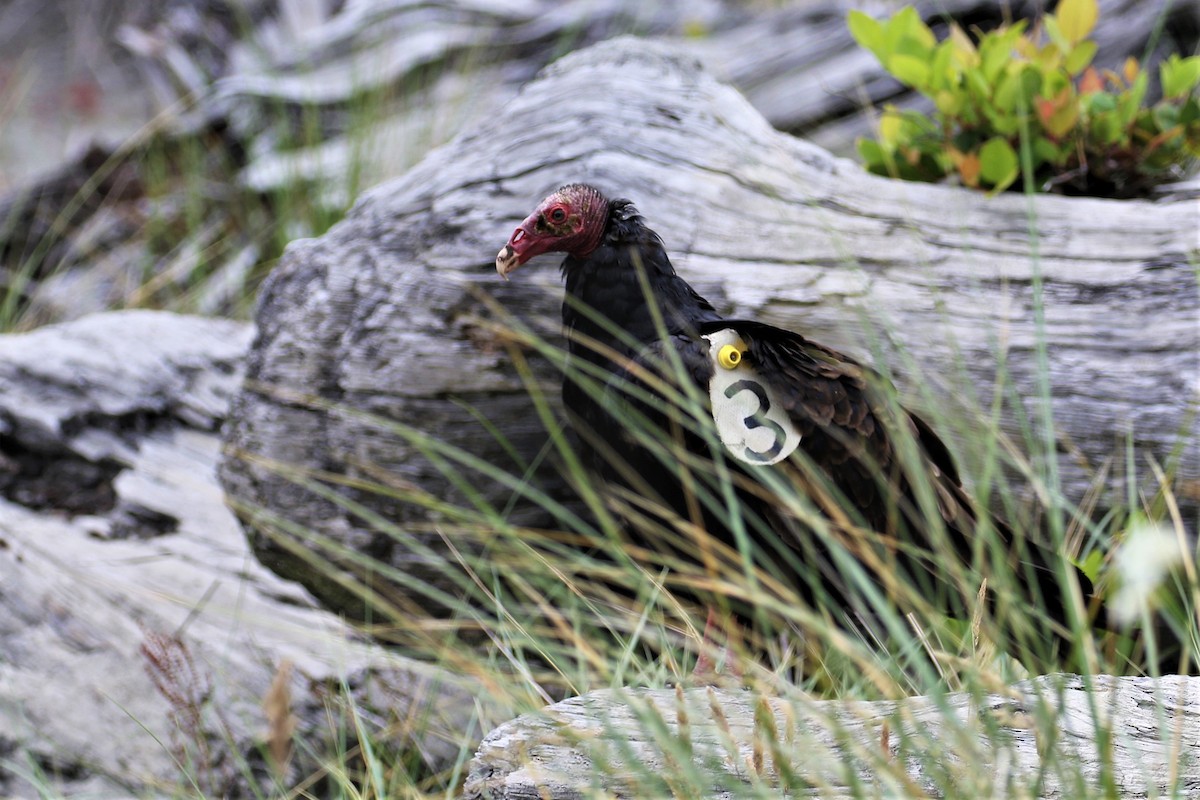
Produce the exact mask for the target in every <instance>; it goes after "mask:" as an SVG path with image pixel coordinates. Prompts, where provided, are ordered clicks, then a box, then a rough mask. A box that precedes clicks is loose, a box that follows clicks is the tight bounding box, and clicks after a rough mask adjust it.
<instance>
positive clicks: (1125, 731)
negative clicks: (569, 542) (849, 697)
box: [464, 675, 1200, 800]
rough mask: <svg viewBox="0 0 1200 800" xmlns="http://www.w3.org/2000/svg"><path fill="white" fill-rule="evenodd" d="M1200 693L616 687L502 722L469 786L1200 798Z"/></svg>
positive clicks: (1084, 686) (509, 790)
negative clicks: (1199, 794)
mask: <svg viewBox="0 0 1200 800" xmlns="http://www.w3.org/2000/svg"><path fill="white" fill-rule="evenodd" d="M1198 692H1200V678H1189V677H1183V676H1177V675H1176V676H1169V677H1164V678H1162V679H1161V680H1157V681H1156V680H1154V679H1151V678H1115V677H1111V676H1105V675H1101V676H1097V677H1095V678H1094V679H1092V680H1091V681H1090V682H1085V681H1084V679H1082V678H1081V677H1079V676H1077V675H1047V676H1043V677H1039V678H1036V679H1034V680H1032V681H1025V682H1022V683H1019V684H1017V685H1015V686H1013V687H1011V688H1009V689H1007V690H1004V691H1001V692H999V693H983V692H979V693H974V694H972V693H967V692H957V693H948V694H946V695H944V696H940V697H933V696H930V697H910V698H906V699H904V700H900V701H897V702H891V701H879V702H866V701H836V700H813V699H811V698H807V697H803V696H801V697H796V698H786V699H785V698H780V697H763V696H761V695H756V694H754V693H751V692H749V691H744V692H731V691H723V690H711V689H703V688H701V689H688V690H686V691H682V692H674V691H671V690H669V689H660V690H632V689H626V690H619V691H608V690H605V691H598V692H592V693H590V694H587V695H584V696H582V697H576V698H572V699H570V700H566V701H563V702H560V703H556V704H554V705H552V706H549V707H547V708H546V709H544V710H543V711H542V712H540V713H537V714H528V715H525V716H522V717H519V718H518V719H516V720H514V721H512V722H509V723H506V724H504V725H501V726H500V727H499V728H497V729H496V730H494V731H492V732H491V733H489V734H488V735H487V736H486V737H484V740H483V742H482V744H480V746H479V750H478V751H477V753H476V756H475V760H474V761H473V762H472V763H471V773H470V777H469V778H468V779H467V784H466V789H465V792H464V796H465V797H466V798H467V800H482V799H483V798H488V799H489V800H527V799H528V800H535V799H536V800H565V799H566V798H581V797H594V796H603V797H614V798H635V797H667V796H687V797H710V798H729V797H745V796H754V795H751V794H750V791H751V789H752V787H753V788H757V789H758V790H759V791H760V792H761V795H757V796H778V795H779V794H783V793H786V796H788V797H823V798H837V797H856V798H861V797H868V798H869V797H897V796H900V797H913V796H922V797H923V796H929V797H1040V798H1070V797H1079V796H1081V791H1082V790H1083V789H1084V788H1087V789H1088V790H1090V791H1092V792H1096V791H1098V790H1099V789H1100V787H1102V786H1105V785H1106V782H1107V781H1111V784H1109V785H1111V787H1112V789H1113V790H1115V793H1116V794H1117V795H1118V796H1120V797H1123V798H1143V797H1164V796H1166V797H1190V796H1193V793H1195V792H1196V791H1200V761H1197V759H1195V758H1194V757H1193V755H1194V752H1195V749H1196V748H1197V747H1198V746H1200V724H1198V723H1197V721H1196V704H1197V697H1198ZM768 720H769V721H770V722H769V723H768ZM1098 730H1103V731H1105V732H1106V734H1107V736H1108V737H1109V742H1110V745H1109V746H1108V747H1106V746H1105V745H1102V744H1100V743H1099V742H1098V737H1097V731H1098ZM756 753H757V754H758V755H757V756H756ZM681 764H682V765H683V766H681ZM680 789H683V791H682V792H680Z"/></svg>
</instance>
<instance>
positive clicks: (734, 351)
mask: <svg viewBox="0 0 1200 800" xmlns="http://www.w3.org/2000/svg"><path fill="white" fill-rule="evenodd" d="M704 338H705V339H707V340H708V344H709V347H708V358H709V360H710V361H711V362H712V365H713V377H712V381H711V382H710V383H709V384H708V395H709V398H710V399H711V400H712V412H713V421H714V422H716V423H717V433H719V434H720V436H721V443H722V444H724V445H725V447H726V448H727V449H728V450H729V452H730V453H732V454H733V456H734V458H737V459H738V460H739V461H744V462H746V463H747V464H774V463H776V462H778V461H782V460H783V459H785V458H787V457H788V456H789V455H791V454H792V451H793V450H795V449H796V448H797V447H798V446H799V445H800V432H799V431H798V430H796V426H795V425H793V424H792V421H791V419H789V418H788V415H787V412H785V411H784V410H783V406H782V404H780V403H779V401H778V398H777V397H776V395H775V393H774V392H773V391H772V390H771V387H770V385H769V384H768V383H767V382H766V381H763V380H761V379H760V378H759V377H758V375H757V374H756V373H755V372H754V370H753V369H751V368H750V365H749V364H747V363H746V362H745V360H744V359H743V358H742V356H743V355H744V354H745V352H746V344H745V342H743V341H742V338H741V337H740V336H738V334H737V331H735V330H732V329H728V328H727V329H725V330H723V331H717V332H715V333H710V334H708V335H707V336H705V337H704Z"/></svg>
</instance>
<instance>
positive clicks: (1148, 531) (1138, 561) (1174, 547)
mask: <svg viewBox="0 0 1200 800" xmlns="http://www.w3.org/2000/svg"><path fill="white" fill-rule="evenodd" d="M1185 557H1186V553H1185V552H1184V550H1183V543H1182V542H1181V541H1180V539H1179V537H1178V536H1176V535H1175V532H1174V531H1173V530H1171V529H1170V528H1168V527H1167V526H1165V525H1158V524H1151V523H1139V524H1136V525H1134V526H1133V527H1131V528H1130V529H1129V530H1128V532H1126V534H1125V541H1123V542H1122V543H1121V545H1120V546H1119V547H1118V548H1117V552H1116V556H1115V558H1114V560H1113V562H1114V565H1115V567H1116V570H1117V577H1118V579H1119V584H1120V585H1119V588H1118V589H1117V592H1116V594H1114V595H1113V598H1112V601H1111V602H1110V603H1109V607H1108V608H1109V612H1110V613H1111V615H1112V618H1113V620H1114V621H1116V622H1117V623H1118V624H1119V625H1129V624H1131V623H1133V622H1136V621H1138V620H1140V619H1142V617H1143V616H1144V615H1145V614H1146V613H1147V612H1148V611H1149V610H1150V600H1151V597H1152V596H1153V595H1154V591H1155V589H1157V588H1158V585H1159V584H1160V583H1161V582H1162V580H1163V578H1165V577H1166V576H1167V572H1168V571H1170V569H1171V567H1173V566H1175V565H1176V564H1178V563H1180V562H1181V561H1183V559H1184V558H1185Z"/></svg>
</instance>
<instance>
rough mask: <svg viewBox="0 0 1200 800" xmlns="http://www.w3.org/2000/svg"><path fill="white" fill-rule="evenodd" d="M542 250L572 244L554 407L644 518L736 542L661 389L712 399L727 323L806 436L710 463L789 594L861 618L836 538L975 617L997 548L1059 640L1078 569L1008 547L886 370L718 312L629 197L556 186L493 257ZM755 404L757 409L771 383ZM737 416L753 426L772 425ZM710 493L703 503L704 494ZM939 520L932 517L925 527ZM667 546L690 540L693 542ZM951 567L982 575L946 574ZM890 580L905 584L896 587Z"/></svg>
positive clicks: (707, 448)
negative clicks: (789, 449) (977, 596)
mask: <svg viewBox="0 0 1200 800" xmlns="http://www.w3.org/2000/svg"><path fill="white" fill-rule="evenodd" d="M552 251H553V252H564V253H566V258H565V259H564V261H563V262H562V272H563V276H564V279H565V283H566V300H565V301H564V304H563V325H564V328H565V330H566V332H567V335H568V340H569V343H570V344H569V347H570V353H571V356H572V362H573V363H574V367H573V369H572V370H571V371H570V372H569V373H568V375H567V378H566V380H565V382H564V387H563V400H564V403H565V405H566V407H567V409H568V411H569V413H570V415H571V418H572V422H573V424H574V426H575V427H576V429H577V430H578V431H579V433H580V437H581V439H582V441H583V442H584V447H585V450H586V454H587V455H588V457H589V459H590V461H591V463H592V465H593V467H594V468H595V469H596V470H597V471H598V472H599V473H600V474H602V475H603V476H604V477H605V479H606V480H607V481H608V482H609V483H610V485H612V486H614V487H616V489H617V490H618V492H619V493H620V492H621V491H622V490H623V492H624V495H625V497H626V499H627V501H628V503H629V505H630V506H631V507H638V506H639V503H640V505H641V507H642V508H643V509H644V510H646V511H647V513H646V515H645V516H646V517H647V518H648V520H650V521H651V522H656V523H658V524H661V525H662V526H664V527H666V528H670V527H672V526H673V525H674V526H675V527H676V528H679V527H680V525H679V521H680V520H683V521H684V522H685V523H693V524H694V525H695V526H698V527H699V528H703V529H704V530H705V531H707V533H708V534H709V535H711V536H713V537H715V538H716V539H718V540H720V541H722V542H724V543H726V544H727V545H729V546H730V547H733V548H736V540H737V535H736V532H735V531H734V530H733V529H732V528H733V525H732V523H731V519H730V516H729V514H730V512H729V508H728V502H727V501H728V500H729V499H730V497H729V495H728V494H726V495H724V496H723V498H722V495H721V489H720V486H719V482H718V481H714V480H708V482H707V483H705V476H703V475H700V476H699V477H697V474H698V473H703V472H704V471H705V470H704V469H703V468H702V467H700V466H698V465H701V464H703V463H705V462H706V461H710V460H711V459H712V458H713V456H714V450H713V447H712V437H711V432H710V435H708V436H706V435H705V434H704V432H703V431H701V430H698V429H697V428H696V427H695V426H694V425H691V424H689V420H688V417H689V415H688V413H687V412H686V410H685V408H684V407H685V406H687V405H688V404H687V403H686V402H684V401H683V400H682V399H681V398H682V397H684V396H686V395H687V390H686V388H684V389H680V390H679V392H682V394H677V393H676V391H675V390H672V389H671V388H670V387H669V386H668V385H667V384H670V383H671V382H672V376H675V375H678V374H682V375H683V376H684V377H685V379H686V380H689V381H690V382H691V384H692V390H691V396H693V397H699V398H700V399H701V400H702V401H705V402H706V401H707V399H708V395H707V392H708V387H709V382H710V380H711V379H712V378H713V374H714V370H715V369H719V367H714V366H713V364H714V361H713V353H712V352H710V351H711V348H712V347H713V345H712V344H710V339H709V338H706V337H711V336H713V335H714V334H716V333H717V332H720V331H731V332H732V334H729V335H734V336H735V337H737V338H738V339H739V340H740V342H741V343H742V345H744V350H743V351H742V356H741V357H742V358H743V359H744V361H743V362H742V363H744V365H745V366H746V367H748V368H749V369H750V370H752V371H753V374H754V375H755V376H756V377H757V379H758V380H760V381H762V382H763V383H765V384H767V385H768V386H769V391H770V393H771V395H770V396H771V397H772V398H774V400H773V401H772V402H775V403H778V404H779V405H780V406H781V407H782V410H783V411H784V412H785V413H786V417H787V420H789V421H790V423H791V425H792V426H794V428H795V430H796V431H797V432H798V433H799V435H800V444H799V448H798V451H797V452H796V453H795V454H793V455H792V456H791V457H789V458H787V459H784V460H782V461H780V462H779V463H778V464H775V465H774V466H754V465H751V464H747V463H744V459H742V460H738V459H736V458H728V457H722V456H727V454H718V455H717V460H718V461H723V462H724V463H726V464H727V465H729V468H730V472H729V474H731V475H732V476H733V477H732V483H733V486H734V487H735V488H734V499H735V500H736V503H737V505H738V506H740V509H741V513H743V514H744V515H746V519H747V520H748V521H746V522H745V523H744V525H745V529H746V530H747V532H748V533H749V535H750V536H751V539H752V542H753V545H754V547H755V549H756V551H758V553H759V555H760V556H761V557H762V561H763V562H764V563H768V564H770V565H771V566H772V567H773V568H775V570H776V572H777V573H778V574H780V576H781V577H782V578H783V579H784V580H785V581H790V582H791V583H792V588H794V589H795V591H796V592H797V593H798V594H799V596H800V597H802V598H804V599H805V600H806V601H809V602H814V603H824V604H827V605H828V604H831V603H833V604H836V605H838V606H839V607H838V608H836V609H827V610H829V611H831V613H833V615H834V616H835V617H836V618H838V619H839V621H850V622H851V624H853V620H854V619H855V618H857V619H859V620H860V621H861V619H862V616H863V615H864V614H865V613H869V610H868V608H867V604H864V603H863V602H862V601H861V597H859V595H860V593H859V592H857V591H856V590H855V588H854V582H853V581H852V580H850V579H849V578H848V577H847V575H846V570H845V569H844V568H843V566H841V565H840V564H841V562H839V559H838V557H837V555H836V554H835V552H834V549H835V548H841V550H842V551H844V552H845V553H848V554H850V555H851V556H853V558H854V559H855V561H856V562H857V563H858V564H859V565H861V566H862V568H863V570H864V571H865V572H866V573H867V574H868V575H869V576H870V578H871V580H872V581H873V582H874V583H875V585H876V586H877V587H878V588H880V590H881V591H882V592H883V594H884V595H885V596H887V597H891V598H897V597H898V596H900V595H907V596H909V597H911V596H914V593H915V596H917V597H920V598H924V599H926V600H927V601H928V603H929V605H930V606H931V607H933V608H935V609H937V610H939V611H941V612H944V613H947V614H950V615H955V616H961V615H965V614H969V613H970V606H971V601H972V599H973V597H974V593H975V592H976V591H977V590H978V588H979V586H980V583H979V581H982V580H983V579H986V578H987V577H988V576H987V571H988V565H989V564H995V563H996V560H997V559H1003V560H1005V561H1007V562H1008V566H1009V567H1010V568H1011V569H1012V570H1013V572H1014V574H1015V575H1017V576H1018V580H1017V581H1015V582H1011V581H1010V582H1008V584H1006V585H1009V584H1012V583H1016V584H1017V585H1018V586H1019V587H1020V590H1021V591H1020V594H1022V595H1023V596H1022V597H1020V598H1005V600H1006V601H1007V600H1016V601H1017V602H1018V603H1022V604H1025V605H1026V608H1029V607H1031V606H1032V607H1036V608H1039V609H1041V611H1042V612H1043V613H1044V615H1045V618H1046V619H1047V620H1049V621H1050V622H1052V623H1054V624H1053V626H1052V627H1053V629H1054V631H1055V632H1056V633H1057V634H1058V638H1059V640H1060V645H1061V644H1062V643H1063V642H1065V641H1067V635H1068V634H1067V632H1068V631H1069V629H1070V621H1069V620H1070V612H1069V611H1068V608H1069V606H1070V603H1071V600H1070V596H1071V593H1072V592H1074V591H1075V590H1076V589H1075V586H1077V587H1078V589H1079V590H1080V591H1081V592H1082V596H1083V598H1085V599H1086V598H1088V597H1089V596H1090V595H1091V592H1092V587H1091V584H1090V582H1089V580H1088V578H1087V577H1086V576H1085V575H1084V574H1083V573H1082V572H1080V571H1078V570H1077V569H1075V568H1074V567H1073V566H1071V565H1070V564H1069V562H1066V561H1064V560H1063V559H1062V558H1061V557H1060V556H1059V555H1058V554H1056V553H1053V552H1052V551H1050V550H1049V549H1048V548H1047V547H1045V546H1044V545H1041V544H1039V543H1036V542H1032V541H1018V540H1017V538H1016V537H1014V535H1013V532H1012V531H1011V530H1010V529H1009V528H1008V527H1006V526H1005V525H1004V524H1003V523H1001V522H999V521H997V520H995V519H993V518H991V517H990V516H988V515H987V514H986V512H983V511H981V510H980V509H978V508H977V506H976V504H975V502H974V501H973V499H972V498H971V497H970V496H969V495H968V494H967V492H966V491H965V490H964V489H963V487H962V484H961V481H960V479H959V475H958V472H957V470H956V468H955V465H954V463H953V460H952V458H951V456H950V453H949V451H948V450H947V448H946V446H945V445H944V443H943V442H942V441H941V440H940V439H939V438H938V437H937V435H936V434H935V433H934V431H933V430H932V429H931V428H930V426H929V425H927V424H926V423H925V422H924V421H923V420H922V419H921V418H920V417H918V416H917V415H915V414H912V413H911V412H908V411H906V410H904V409H903V408H901V407H899V406H898V405H897V404H896V403H895V402H894V401H892V400H891V399H890V397H889V392H888V386H887V384H886V383H885V382H884V380H883V379H882V378H881V377H880V376H879V375H877V374H875V373H874V372H873V371H872V370H870V369H869V368H867V367H865V366H863V365H861V364H859V363H857V362H856V361H855V360H854V359H852V358H850V357H848V356H846V355H843V354H841V353H839V352H837V351H835V350H832V349H830V348H827V347H824V346H822V345H820V344H818V343H816V342H812V341H810V340H808V339H806V338H804V337H803V336H801V335H799V334H796V333H793V332H791V331H787V330H783V329H780V328H777V327H774V326H771V325H766V324H762V323H758V322H753V321H746V320H734V319H725V318H723V317H722V316H721V315H720V314H719V313H718V312H717V311H716V310H715V309H714V308H713V306H712V305H711V304H710V303H709V302H708V301H707V300H705V299H704V298H703V297H701V296H700V295H699V294H697V293H696V292H695V291H694V290H693V289H692V287H691V286H689V285H688V283H687V282H686V281H684V280H683V279H682V278H681V277H679V275H677V274H676V272H675V270H674V268H673V266H672V265H671V262H670V259H669V258H668V256H667V253H666V250H665V248H664V246H663V243H662V241H661V239H660V238H659V237H658V235H657V234H655V233H654V232H653V231H652V230H651V229H650V228H649V227H648V226H647V225H646V224H645V222H644V220H643V219H642V217H641V216H640V215H639V214H638V213H637V211H636V210H635V209H634V207H633V206H632V205H631V204H630V202H629V201H626V200H611V201H610V200H607V199H606V198H604V197H603V195H602V194H601V193H600V192H599V191H598V190H596V189H595V188H593V187H590V186H586V185H582V184H573V185H569V186H564V187H563V188H562V189H560V190H558V191H557V192H555V193H553V194H552V195H550V196H549V197H548V198H546V200H545V201H543V203H542V204H540V205H539V207H538V209H537V210H536V211H535V212H534V213H533V214H531V215H530V216H529V217H528V218H527V219H526V220H525V221H524V222H522V224H521V226H520V227H518V229H517V230H516V232H515V233H514V234H513V237H512V238H511V239H510V241H509V243H508V244H507V245H505V247H504V249H503V250H501V252H500V254H499V255H498V256H497V260H496V264H497V269H498V270H499V271H500V273H501V274H502V275H504V276H505V277H507V275H508V273H510V272H511V271H512V270H513V269H515V268H516V267H517V266H519V265H521V264H523V263H525V261H527V260H528V259H529V258H532V257H533V256H535V255H538V254H541V253H545V252H552ZM664 382H665V383H664ZM760 402H761V404H763V405H765V403H766V402H767V400H766V396H765V395H764V396H763V397H762V398H761V401H760ZM763 410H765V409H763ZM635 419H638V420H641V421H642V422H643V424H644V426H645V427H649V428H650V429H659V430H661V431H666V432H668V435H666V436H665V437H664V444H662V445H660V446H658V447H656V446H654V445H653V444H652V443H650V442H648V440H647V439H646V437H645V436H644V435H639V434H638V427H639V426H638V425H636V424H634V423H633V420H635ZM746 419H747V423H748V424H750V425H751V426H752V425H755V424H771V423H770V422H769V421H765V420H762V418H761V417H755V419H756V420H759V421H758V422H754V423H751V422H750V417H749V416H748V417H747V418H746ZM672 441H674V442H675V443H676V448H675V450H674V451H672V449H671V442H672ZM905 448H908V449H907V450H905ZM672 453H674V454H675V455H672ZM680 454H682V455H680ZM748 455H753V454H748ZM767 470H769V471H771V473H772V474H773V476H775V477H777V478H781V479H783V480H784V481H786V483H787V484H789V485H791V486H796V487H798V488H799V489H800V490H801V491H802V492H803V493H804V495H805V496H806V497H807V498H809V499H810V501H811V503H812V505H813V506H814V507H815V509H816V511H817V512H818V513H819V514H821V515H823V517H824V518H825V519H826V520H827V521H828V524H827V525H825V526H818V527H821V529H822V530H823V531H824V532H823V533H817V532H814V530H813V526H812V525H811V524H808V523H806V522H805V520H804V515H803V514H797V513H793V512H794V509H792V510H789V509H787V508H784V507H783V505H785V504H781V503H780V502H779V500H778V494H777V493H775V492H772V491H770V490H767V489H764V488H763V486H762V484H763V480H762V478H763V473H764V471H767ZM711 472H712V471H711V470H709V473H710V474H711ZM914 473H919V474H914ZM706 490H707V492H708V493H709V497H708V500H707V501H704V500H703V499H702V498H701V497H698V495H703V494H704V492H705V491H706ZM639 498H640V500H639ZM935 516H936V517H937V519H938V520H940V524H931V522H930V520H931V518H933V517H935ZM981 526H987V527H989V528H991V529H993V530H994V531H995V532H996V533H997V536H994V537H990V540H991V541H997V542H1000V543H1001V544H1002V551H1001V552H997V551H996V550H995V549H994V548H993V549H992V550H991V551H989V552H984V551H983V550H981V547H980V546H979V541H978V540H977V538H976V532H977V531H978V530H979V529H980V527H981ZM684 527H686V525H685V526H684ZM831 531H832V532H834V534H833V535H834V537H835V538H836V539H837V540H838V541H837V542H836V543H835V542H834V541H831V540H830V538H831V534H830V532H831ZM675 550H676V551H684V550H687V540H686V537H682V538H680V539H678V540H677V541H676V545H675ZM691 556H692V557H693V558H700V557H701V556H700V555H699V554H697V553H695V552H693V553H691ZM946 558H954V559H956V560H957V561H958V562H959V567H960V568H957V569H947V568H946V566H945V565H944V564H943V563H941V562H942V560H943V559H946ZM789 564H791V565H799V566H803V569H797V568H795V566H793V567H789V566H788V565H789ZM962 575H974V576H975V578H976V580H975V581H973V582H972V583H971V584H969V585H966V584H965V582H964V585H958V584H956V583H955V580H956V579H958V578H961V576H962ZM1064 577H1067V580H1063V578H1064ZM897 582H902V583H903V585H904V586H905V587H907V588H908V589H910V590H912V591H910V592H897V591H896V586H897ZM1072 584H1075V586H1072ZM1001 605H1003V604H1001ZM996 606H997V603H996V602H995V599H994V598H993V602H992V607H993V608H996ZM1001 627H1003V624H1002V626H1001Z"/></svg>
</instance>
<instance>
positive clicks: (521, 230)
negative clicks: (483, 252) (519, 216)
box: [496, 218, 544, 280]
mask: <svg viewBox="0 0 1200 800" xmlns="http://www.w3.org/2000/svg"><path fill="white" fill-rule="evenodd" d="M532 227H533V219H532V218H530V219H527V220H525V221H524V222H522V223H521V224H520V225H519V226H518V227H517V229H516V230H515V231H513V235H512V236H510V237H509V239H508V244H506V245H504V247H502V248H500V252H499V253H497V254H496V272H499V273H500V277H501V278H504V280H508V274H509V273H510V272H512V271H513V270H515V269H516V268H517V267H519V266H521V265H522V264H524V263H525V262H526V261H528V260H529V259H531V258H533V257H534V256H536V255H538V253H540V252H542V250H543V249H544V248H538V247H537V242H539V241H540V239H539V237H537V236H534V235H533V231H532Z"/></svg>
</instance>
